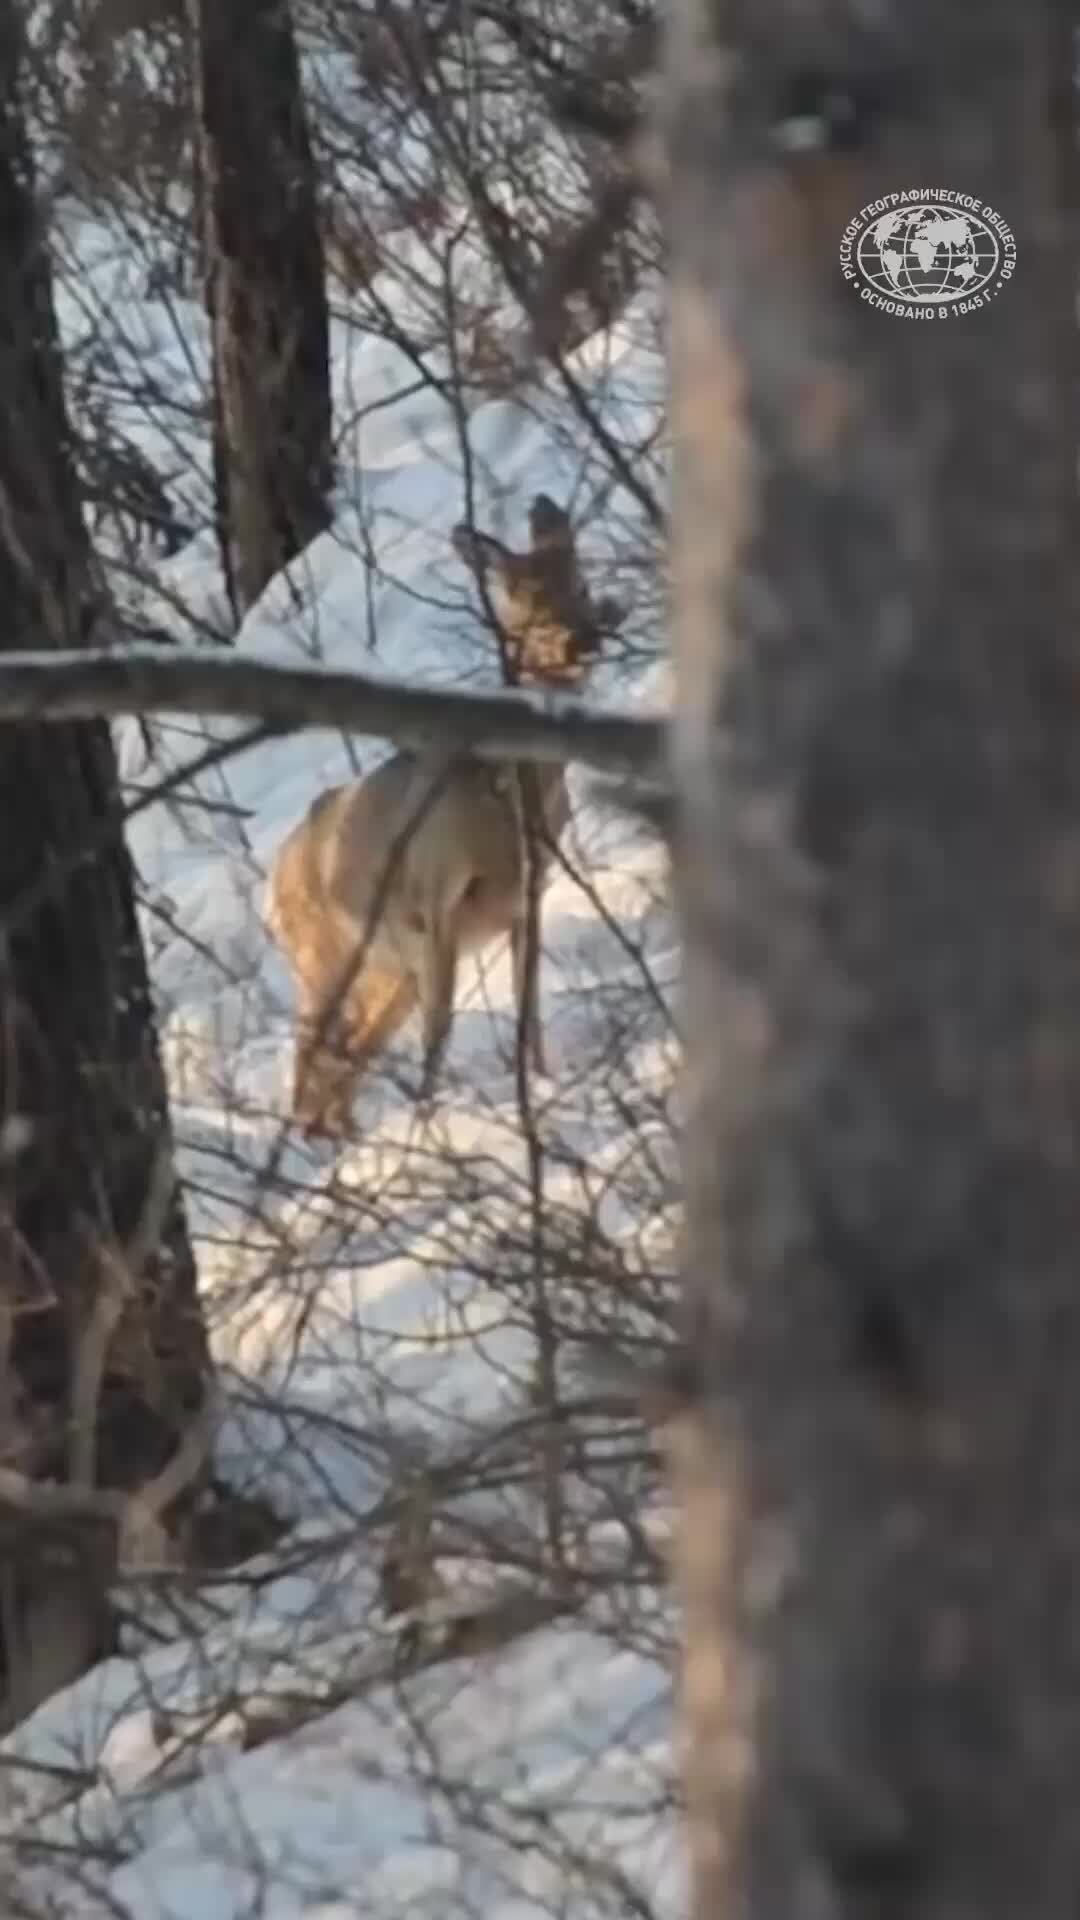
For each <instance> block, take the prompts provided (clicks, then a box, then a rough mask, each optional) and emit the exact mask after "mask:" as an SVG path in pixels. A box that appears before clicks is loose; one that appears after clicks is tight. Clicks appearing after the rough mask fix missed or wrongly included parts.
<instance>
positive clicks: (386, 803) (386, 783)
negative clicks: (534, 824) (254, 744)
mask: <svg viewBox="0 0 1080 1920" xmlns="http://www.w3.org/2000/svg"><path fill="white" fill-rule="evenodd" d="M538 797H539V801H540V807H541V811H542V814H543V820H542V823H541V824H542V826H543V829H544V832H545V836H546V837H549V838H550V839H551V840H555V839H557V838H558V835H559V834H560V833H561V832H562V829H563V827H564V826H565V824H566V821H567V819H568V817H569V805H568V802H567V797H566V785H565V780H564V778H563V775H562V772H561V769H558V768H548V769H544V770H543V772H542V773H541V776H540V780H539V783H538ZM520 888H521V845H520V838H519V830H518V822H517V812H516V805H515V798H514V793H513V783H512V769H511V768H510V767H508V766H505V765H502V764H499V765H488V764H486V763H485V762H483V761H480V760H474V759H468V758H463V759H461V760H459V761H457V762H455V763H453V765H452V766H450V767H449V769H447V768H446V766H445V763H444V762H440V760H438V759H437V758H435V757H433V756H429V755H423V754H412V753H397V754H394V755H393V756H392V757H391V758H390V759H389V760H386V761H384V762H383V763H382V764H381V765H380V766H378V767H376V768H375V769H374V771H373V772H372V773H369V774H367V775H366V776H364V777H363V778H362V779H360V780H357V781H354V782H353V783H352V784H351V785H349V786H344V787H335V788H332V789H330V790H329V791H328V792H327V793H324V794H321V795H320V796H319V798H318V799H317V800H316V801H315V803H314V805H313V806H312V807H311V808H310V809H309V811H308V813H307V814H306V816H305V817H304V819H303V820H302V821H301V822H300V824H299V826H298V827H296V828H295V829H294V830H293V832H292V833H291V834H290V836H289V838H288V839H287V840H286V842H285V843H284V845H283V846H282V848H281V850H280V852H279V854H278V856H277V859H276V860H275V862H274V866H273V869H272V874H271V888H270V901H269V912H268V920H269V923H270V927H271V930H272V932H273V933H274V935H275V937H276V938H277V939H278V940H279V941H280V943H281V944H282V945H283V946H284V947H285V948H286V949H287V950H288V952H289V953H290V955H291V956H292V958H293V963H294V966H295V967H296V970H297V972H298V973H299V974H300V975H301V977H302V978H303V977H314V976H315V974H316V973H318V974H320V975H321V974H322V973H324V972H325V971H326V970H327V969H328V967H332V966H333V965H334V964H335V963H336V964H344V963H346V962H347V958H348V954H349V952H350V951H355V948H356V945H357V943H358V942H359V941H363V942H364V943H365V947H366V953H367V958H368V962H369V964H370V965H371V966H372V967H375V968H377V969H379V970H380V971H382V970H393V969H394V968H405V969H406V970H408V971H410V972H412V971H415V969H416V967H417V966H418V964H419V962H418V951H419V946H420V945H421V944H422V943H423V941H424V940H425V939H426V938H428V937H429V936H430V934H431V932H432V930H433V929H435V928H436V927H438V928H439V929H443V930H447V931H449V930H452V931H453V932H454V935H455V938H458V939H461V940H463V941H464V942H465V943H466V944H468V945H472V944H473V943H474V942H480V941H482V940H484V939H488V938H490V937H492V936H493V935H495V934H497V933H499V932H502V931H505V929H506V928H507V927H508V926H509V924H510V922H511V920H512V919H513V917H514V916H515V914H516V913H517V911H518V902H519V898H520Z"/></svg>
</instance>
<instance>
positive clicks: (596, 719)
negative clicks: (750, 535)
mask: <svg viewBox="0 0 1080 1920" xmlns="http://www.w3.org/2000/svg"><path fill="white" fill-rule="evenodd" d="M124 713H192V714H199V715H204V716H205V715H212V716H214V717H216V718H218V719H222V718H224V719H237V720H241V719H244V720H259V721H263V722H265V723H266V724H267V726H269V727H271V728H273V729H274V730H275V731H280V732H281V733H299V732H303V731H304V730H305V729H308V728H314V727H325V728H332V729H333V730H334V731H344V732H347V733H348V732H351V733H365V734H380V735H383V736H385V737H386V738H387V739H391V740H395V741H397V742H398V743H400V744H401V745H404V746H411V747H418V748H426V747H439V748H443V749H445V748H446V746H447V745H448V744H456V745H460V747H461V748H462V749H463V750H468V751H469V752H470V753H476V754H479V755H480V756H481V757H482V758H483V759H490V760H507V759H515V758H516V759H519V760H536V761H541V762H552V761H566V760H582V761H584V762H585V763H586V764H587V765H588V766H591V767H595V768H597V769H599V770H600V771H601V772H604V773H613V774H624V775H625V774H627V773H629V774H636V775H642V776H644V777H645V778H651V779H656V778H658V777H660V776H661V775H662V771H663V767H664V764H665V760H666V751H667V750H666V727H665V725H664V722H663V721H662V720H660V719H657V718H650V717H647V716H642V715H636V714H628V713H619V712H617V711H614V710H610V709H609V710H600V709H596V708H592V709H590V708H587V707H586V706H584V705H583V703H582V702H581V701H580V700H578V699H576V698H575V697H574V696H573V695H572V694H555V693H544V694H540V693H535V692H531V691H530V692H522V691H520V690H514V691H512V692H493V693H486V694H476V693H468V694H465V693H453V692H449V691H447V690H445V689H442V688H439V689H433V688H429V687H411V686H403V685H400V684H395V683H394V682H392V681H387V680H378V679H374V678H371V677H369V676H368V675H367V674H362V673H337V672H328V671H326V670H325V669H322V668H318V667H281V666H274V665H270V664H268V663H266V662H264V661H261V660H243V659H238V658H236V657H232V658H228V659H222V658H218V657H215V658H213V659H208V658H204V657H203V656H202V655H186V656H185V655H179V654H174V655H171V656H170V657H169V658H168V659H163V658H162V657H161V656H160V655H159V654H157V653H128V652H125V653H124V654H123V655H120V654H115V653H106V652H92V651H85V652H84V651H81V650H80V651H74V650H73V651H67V652H65V651H57V652H55V653H52V652H50V653H41V654H38V653H9V654H3V655H2V656H0V721H4V720H35V721H41V720H74V719H81V718H87V717H89V716H91V715H94V714H124Z"/></svg>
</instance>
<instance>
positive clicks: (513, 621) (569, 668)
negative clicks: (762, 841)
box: [267, 494, 599, 1133]
mask: <svg viewBox="0 0 1080 1920" xmlns="http://www.w3.org/2000/svg"><path fill="white" fill-rule="evenodd" d="M531 527H532V534H533V546H532V549H531V550H530V552H529V553H528V554H526V555H521V554H513V553H511V552H510V551H509V550H508V549H506V548H503V547H502V546H501V545H500V543H499V542H498V541H495V540H494V539H492V537H491V536H490V535H486V534H470V535H468V536H466V532H465V529H463V528H458V529H457V530H456V531H455V535H454V544H455V548H456V549H457V551H458V552H459V553H460V554H462V556H463V557H465V558H468V559H469V560H470V561H471V562H472V563H473V564H475V565H477V566H478V567H479V568H481V569H483V570H485V571H487V572H488V573H489V574H490V576H491V585H492V588H493V597H494V594H495V593H497V594H498V596H499V600H500V608H499V617H500V620H502V621H503V622H504V624H505V626H506V629H507V633H508V636H509V638H510V643H511V646H512V648H513V650H514V653H515V654H516V663H517V664H518V666H519V670H520V674H521V678H522V679H523V680H527V681H529V682H532V683H534V684H537V683H539V684H543V685H548V686H560V685H567V684H570V685H574V684H576V683H578V682H579V681H580V680H581V678H582V676H583V674H584V673H585V672H586V670H587V665H588V661H589V659H590V658H591V656H592V655H593V654H595V652H596V650H597V647H598V645H599V628H598V615H597V613H596V611H595V610H594V609H593V606H592V602H591V601H590V600H589V598H588V594H587V591H586V589H585V588H584V586H583V584H582V583H581V581H580V576H579V574H578V569H577V558H576V553H575V550H574V544H573V537H572V535H571V533H570V527H569V522H568V520H567V518H566V515H565V514H564V513H563V511H562V509H561V508H559V507H556V506H555V504H554V502H553V501H551V500H549V499H548V497H547V495H546V494H539V495H537V497H536V499H535V500H534V502H533V507H532V514H531ZM515 771H516V770H515V768H513V767H511V766H505V765H498V766H494V765H491V764H487V763H485V762H483V761H480V760H477V759H474V758H470V757H468V756H460V757H459V758H457V759H456V760H453V761H449V760H448V758H447V756H446V755H441V756H440V755H438V754H413V753H397V754H395V755H394V756H393V757H392V758H391V759H389V760H387V761H385V762H384V763H383V764H382V765H381V766H379V767H377V768H376V769H375V770H374V772H372V773H370V774H368V775H367V776H366V777H364V778H363V779H360V780H357V781H354V782H352V783H351V784H350V785H348V786H341V787H333V788H330V789H329V790H328V791H327V792H325V793H323V794H321V795H320V796H319V797H318V799H317V800H315V802H314V803H313V805H312V806H311V807H310V808H309V810H308V813H307V814H306V816H305V818H304V819H303V820H302V821H301V822H300V823H299V825H298V826H296V827H295V828H294V829H293V831H292V833H291V834H290V835H289V836H288V838H287V839H286V841H285V842H284V844H283V846H282V847H281V848H280V850H279V852H278V854H277V856H276V858H275V861H274V863H273V868H272V871H271V877H270V889H269V901H268V911H267V919H268V923H269V926H270V929H271V931H272V932H273V934H274V936H275V938H276V939H277V940H278V942H279V943H280V945H281V946H282V947H283V948H284V950H285V952H286V954H287V955H288V957H289V960H290V963H291V966H292V971H293V974H294V976H295V979H296V985H297V999H298V1039H297V1050H296V1073H295V1081H294V1091H293V1116H294V1119H295V1120H296V1121H297V1122H298V1123H299V1124H301V1125H303V1126H304V1127H305V1128H306V1130H307V1131H308V1132H309V1133H312V1132H326V1133H339V1132H342V1131H345V1130H346V1129H347V1127H348V1124H349V1118H350V1112H351V1106H352V1100H353V1095H354V1092H355V1089H356V1085H357V1082H358V1080H359V1078H360V1076H361V1074H362V1073H363V1072H364V1070H365V1069H366V1067H367V1066H368V1065H369V1064H370V1062H371V1061H372V1060H373V1059H374V1058H375V1057H376V1056H377V1055H378V1054H379V1053H380V1052H381V1051H382V1049H383V1048H384V1047H385V1046H387V1045H388V1044H389V1042H390V1040H391V1039H392V1038H393V1036H394V1034H395V1033H396V1032H397V1031H398V1030H399V1028H400V1027H401V1026H402V1025H403V1024H404V1022H405V1021H406V1020H407V1019H408V1017H409V1015H410V1014H411V1013H412V1011H413V1010H414V1008H415V1007H416V1006H417V1005H419V1007H420V1009H421V1015H422V1019H423V1046H424V1078H423V1088H424V1092H425V1094H428V1093H430V1092H431V1090H432V1088H433V1086H434V1082H435V1077H436V1075H437V1072H438V1068H439V1063H440V1061H441V1058H442V1054H443V1050H444V1048H445V1045H446V1041H447V1037H448V1035H449V1031H450V1025H451V1022H452V1019H453V1010H454V993H455V987H456V982H457V967H458V962H459V960H460V958H461V956H462V955H463V954H468V953H472V952H475V951H477V950H478V949H479V948H481V947H484V946H486V945H488V943H489V942H490V941H492V940H493V939H496V938H498V937H499V936H500V935H502V934H507V933H508V934H509V935H510V940H511V954H512V959H513V969H514V988H515V997H516V1001H517V1005H518V1008H519V1014H520V1017H521V1019H522V1021H523V1024H524V1027H525V1030H526V1032H527V1034H528V1038H529V1042H530V1047H531V1052H532V1057H533V1060H534V1063H535V1064H536V1066H537V1068H538V1069H540V1070H542V1067H543V1052H542V1044H541V1035H540V1026H539V1018H538V1015H537V1010H536V1000H535V991H536V982H535V971H536V970H535V968H530V967H528V966H527V965H526V959H527V930H526V923H525V922H526V916H525V900H524V895H525V888H524V885H523V881H524V872H523V867H524V861H523V851H524V842H523V838H522V832H521V823H520V818H519V798H520V796H519V795H518V793H516V792H515V788H516V786H517V782H516V781H515V778H514V773H515ZM534 790H535V797H536V801H537V805H538V818H537V820H536V822H535V824H536V827H537V842H536V844H537V857H538V859H539V862H540V877H541V879H542V876H543V873H544V872H545V871H546V870H547V868H548V866H549V864H550V860H551V857H552V851H553V848H554V844H555V842H557V840H558V838H559V835H560V834H561V832H562V830H563V828H564V827H565V825H566V822H567V820H568V818H569V803H568V800H567V795H566V783H565V779H564V776H563V773H562V770H561V768H544V769H543V770H540V771H538V772H537V773H536V775H535V782H534ZM545 849H546V851H545Z"/></svg>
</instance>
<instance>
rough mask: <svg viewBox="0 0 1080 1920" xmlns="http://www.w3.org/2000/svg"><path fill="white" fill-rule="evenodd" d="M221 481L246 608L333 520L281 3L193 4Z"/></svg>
mask: <svg viewBox="0 0 1080 1920" xmlns="http://www.w3.org/2000/svg"><path fill="white" fill-rule="evenodd" d="M189 12H190V18H191V22H192V27H193V31H194V35H195V46H196V52H195V57H196V87H195V95H196V115H197V138H198V160H199V167H198V171H199V175H200V202H201V207H202V218H203V249H204V263H205V270H206V299H207V310H208V312H209V315H210V324H211V331H212V337H213V357H214V390H215V416H216V417H215V469H216V473H215V477H216V485H217V494H218V521H219V531H220V538H221V546H222V554H223V558H224V562H225V569H226V574H227V577H228V579H229V583H230V587H231V590H232V595H233V599H234V602H235V604H236V607H237V609H238V610H243V609H244V608H246V607H249V606H251V604H252V602H253V601H255V600H256V599H257V598H258V596H259V594H260V593H261V592H262V590H263V588H264V587H265V585H266V583H267V581H268V580H269V579H270V578H271V576H272V575H273V574H274V573H276V572H277V571H278V569H279V568H280V567H282V566H284V565H286V563H287V562H288V561H289V560H291V559H293V558H294V556H295V555H296V554H298V553H299V552H300V551H301V550H302V548H303V547H305V546H306V545H307V543H308V541H309V540H312V539H313V538H314V537H315V535H316V534H318V533H321V532H322V531H323V529H324V528H325V527H326V526H327V525H328V524H329V519H330V509H329V496H330V487H331V480H332V458H331V443H330V433H331V411H330V375H329V358H328V338H329V333H328V320H327V307H326V287H325V278H324V271H323V253H322V241H321V239H320V235H319V225H318V219H317V211H316V183H315V169H314V165H313V162H312V155H311V147H310V143H309V140H308V132H307V123H306V120H305V117H304V104H303V97H302V94H301V88H300V69H299V62H298V59H297V52H296V42H295V38H294V35H293V27H292V19H291V16H290V12H289V6H288V0H189Z"/></svg>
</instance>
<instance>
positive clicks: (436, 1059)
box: [420, 924, 458, 1101]
mask: <svg viewBox="0 0 1080 1920" xmlns="http://www.w3.org/2000/svg"><path fill="white" fill-rule="evenodd" d="M457 963H458V942H457V934H456V929H455V928H454V927H453V926H450V925H446V924H443V925H441V926H436V927H432V928H430V929H429V930H428V933H427V937H426V938H425V941H424V945H423V948H422V950H421V958H420V1004H421V1006H422V1008H423V1015H424V1066H423V1072H422V1075H421V1080H420V1098H421V1100H423V1101H428V1100H430V1099H431V1096H432V1094H433V1093H434V1091H435V1082H436V1080H437V1078H438V1073H439V1068H440V1066H441V1065H442V1059H443V1055H444V1053H445V1052H446V1042H447V1040H448V1038H449V1035H450V1026H451V1022H452V1021H453V1018H454V995H455V992H456V989H457Z"/></svg>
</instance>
